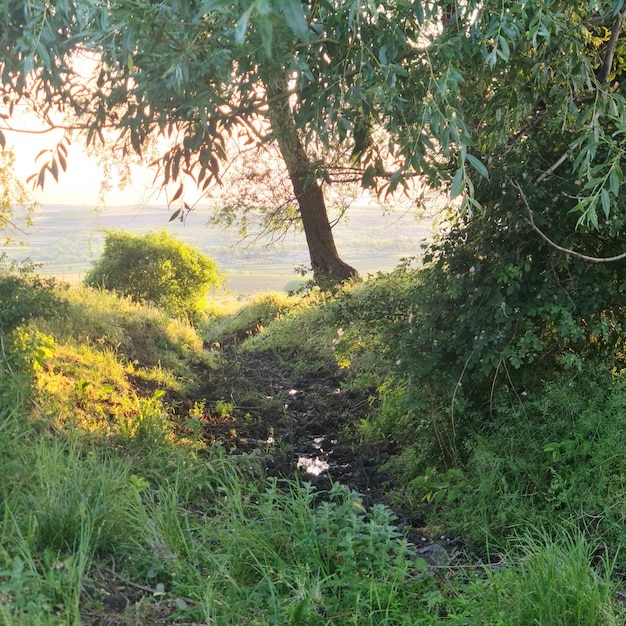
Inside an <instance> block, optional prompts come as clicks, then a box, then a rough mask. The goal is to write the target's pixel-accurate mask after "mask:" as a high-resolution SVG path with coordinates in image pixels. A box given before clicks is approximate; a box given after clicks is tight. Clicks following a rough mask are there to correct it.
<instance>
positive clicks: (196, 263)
mask: <svg viewBox="0 0 626 626" xmlns="http://www.w3.org/2000/svg"><path fill="white" fill-rule="evenodd" d="M84 282H85V284H86V285H88V286H91V287H102V288H104V289H108V290H111V291H116V292H118V293H119V294H122V295H125V296H129V297H130V298H132V299H133V300H135V301H136V302H151V303H153V304H155V305H157V306H159V307H162V308H163V309H165V310H166V311H168V312H169V313H170V314H172V315H174V316H176V317H187V318H189V319H191V320H194V319H197V318H198V317H199V315H200V314H201V313H202V311H203V310H204V308H205V306H206V295H207V292H208V290H209V289H211V288H217V287H220V286H221V285H222V277H221V275H220V273H219V271H218V269H217V265H216V264H215V262H214V261H213V260H212V259H209V258H208V257H207V256H205V255H204V254H202V253H201V252H199V251H198V250H196V249H195V248H193V247H192V246H189V245H187V244H185V243H182V242H180V241H177V240H176V239H174V238H173V237H172V236H171V235H169V234H168V233H166V232H165V231H161V232H158V233H147V234H145V235H133V234H131V233H124V232H116V231H108V232H107V234H106V238H105V243H104V252H103V254H102V256H101V257H100V259H98V260H97V261H96V262H95V264H94V267H93V268H92V269H91V271H90V272H89V273H88V274H87V276H86V277H85V281H84Z"/></svg>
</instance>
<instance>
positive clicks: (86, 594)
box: [0, 290, 619, 626]
mask: <svg viewBox="0 0 626 626" xmlns="http://www.w3.org/2000/svg"><path fill="white" fill-rule="evenodd" d="M64 297H65V298H67V299H69V301H70V305H69V309H67V310H66V311H65V312H64V313H63V315H61V316H59V317H58V318H57V319H53V320H51V321H48V322H36V323H34V324H32V325H31V326H29V327H28V328H27V329H25V330H24V331H22V332H21V334H20V338H19V344H20V347H19V349H18V350H17V352H15V356H11V354H12V352H11V350H10V346H9V345H7V346H6V351H5V353H4V354H5V358H4V359H3V366H2V368H1V370H0V376H1V377H2V380H0V389H1V390H2V392H1V393H0V414H1V416H2V420H1V421H0V424H1V426H0V471H1V472H2V475H3V477H4V480H3V481H2V487H1V488H0V489H1V491H0V493H1V495H2V499H3V502H4V521H3V524H2V534H1V536H0V598H1V600H2V601H1V602H0V623H4V624H7V625H9V624H33V625H34V624H101V623H104V622H105V620H106V623H110V624H119V625H122V624H137V623H141V624H166V623H171V621H172V620H173V619H176V620H177V623H183V624H198V623H202V624H217V625H220V626H221V625H227V624H233V625H234V624H257V625H262V624H268V625H269V624H328V625H331V624H332V625H339V626H341V625H343V624H346V625H347V624H377V625H380V624H387V625H395V624H398V625H400V624H403V625H408V624H426V625H427V624H450V625H452V624H469V623H471V624H485V625H492V624H520V625H522V624H531V623H540V624H544V625H552V624H555V625H556V624H564V625H565V624H583V623H585V624H613V623H619V622H618V617H617V616H616V609H615V608H614V598H615V595H614V594H615V588H614V585H613V583H612V582H611V581H610V579H609V577H610V574H611V566H610V562H609V561H610V558H608V557H607V559H605V560H604V561H603V554H602V553H601V552H598V551H597V549H596V545H595V544H594V543H593V542H592V541H590V540H589V538H588V537H586V536H585V535H584V534H582V533H580V532H578V531H575V530H572V529H570V530H566V529H564V528H555V529H553V530H554V532H553V533H552V534H549V533H545V534H543V533H541V532H537V533H529V532H526V531H523V530H522V531H521V532H520V534H519V539H518V545H517V546H515V547H514V548H513V547H512V548H511V551H510V554H506V555H505V556H504V557H503V558H504V560H505V561H504V562H505V564H506V567H498V568H492V567H489V566H487V567H480V566H475V565H472V566H471V567H463V568H459V569H457V568H454V567H450V568H446V567H445V566H444V567H441V568H440V569H438V570H430V569H429V568H427V567H426V565H425V563H424V562H423V561H422V560H421V559H419V558H417V559H416V558H415V555H414V553H413V552H412V550H411V549H410V548H409V546H407V544H406V541H405V540H404V539H403V538H402V537H401V536H399V533H398V532H397V530H396V529H395V527H394V526H393V518H392V516H391V514H390V512H389V510H387V509H385V508H384V507H382V506H375V507H373V508H372V509H370V510H365V509H364V507H363V505H362V503H361V500H360V498H359V496H358V495H357V494H355V493H350V492H348V491H346V490H345V489H343V488H341V487H339V486H335V487H333V488H331V489H330V491H329V492H328V493H326V494H325V495H324V497H322V498H320V497H319V496H318V495H316V494H315V493H314V492H313V491H312V490H311V489H310V488H309V487H307V486H306V485H303V484H300V483H299V482H298V481H297V480H290V481H289V480H281V481H279V482H277V481H276V480H274V479H271V478H269V477H268V476H266V472H265V467H266V464H265V461H264V458H263V454H262V452H261V451H255V452H252V453H245V454H230V453H229V449H228V446H225V445H220V444H219V443H215V444H212V443H211V442H209V441H208V440H207V438H206V437H205V436H203V435H204V434H205V433H206V432H207V425H210V424H215V423H216V422H218V421H220V420H222V421H228V420H229V419H230V417H231V416H230V415H229V411H230V410H232V404H231V402H232V399H231V398H224V402H222V403H221V404H220V403H214V404H210V405H203V404H201V403H195V404H194V403H190V402H188V401H187V399H188V398H193V397H194V395H195V394H194V389H195V390H197V386H198V384H199V382H200V381H201V380H205V379H206V378H207V377H208V378H212V379H215V378H219V376H220V372H222V371H226V369H224V368H223V364H222V362H221V358H223V355H224V354H228V355H229V357H236V358H237V359H246V358H247V357H246V355H254V354H257V355H258V354H259V353H260V352H263V351H268V350H269V351H274V352H276V353H282V354H283V355H285V356H286V357H287V358H288V359H289V362H290V363H291V366H292V367H295V368H300V369H301V370H304V369H306V368H307V367H311V368H318V369H317V370H316V371H319V365H320V363H322V362H324V363H329V362H334V361H335V359H336V357H337V351H336V350H334V348H335V347H336V346H337V340H339V339H342V334H341V333H338V330H339V329H341V330H343V328H344V326H345V327H346V328H347V325H348V323H349V322H350V320H349V319H345V318H344V319H342V314H341V307H339V308H337V307H334V308H333V306H332V303H327V304H325V302H326V301H325V300H324V298H322V297H321V296H320V297H319V298H312V299H311V298H310V299H309V300H307V301H301V300H297V299H286V298H285V297H284V296H280V297H279V296H271V297H270V296H268V297H266V298H262V299H258V300H256V301H253V302H252V303H249V304H247V305H246V306H245V307H244V308H243V309H240V310H237V311H234V312H231V313H230V314H229V315H225V316H220V315H218V314H217V313H215V312H214V317H213V321H212V322H211V324H209V325H208V326H207V327H206V328H205V329H203V331H202V337H200V336H199V335H198V334H197V332H196V331H195V330H193V329H191V328H189V327H186V326H184V325H182V324H178V323H176V322H172V321H171V320H169V319H168V318H167V317H166V316H164V315H163V314H162V313H160V312H159V311H156V310H154V309H150V308H147V307H139V306H136V305H132V304H131V303H128V302H126V301H120V300H117V299H116V298H114V297H112V296H108V295H105V294H99V293H96V292H91V291H86V290H70V291H69V292H68V293H66V294H64ZM203 340H204V341H205V342H206V344H207V345H209V346H213V347H212V349H211V350H209V351H207V350H204V349H203ZM29 346H30V347H29ZM42 346H44V347H45V349H42ZM218 346H219V347H218ZM224 346H235V348H233V349H234V352H228V353H226V352H223V348H224ZM24 354H26V355H27V356H28V357H29V358H28V359H27V360H26V361H25V362H22V361H21V359H20V356H19V355H24ZM342 354H343V356H342V358H343V359H347V356H346V354H347V353H342ZM33 359H34V360H33ZM29 363H31V364H32V363H35V366H34V369H32V366H29ZM351 363H352V368H353V370H354V371H355V376H354V377H353V378H352V382H351V384H352V385H354V386H359V385H361V386H365V387H367V388H370V386H371V382H372V379H375V378H377V377H379V376H381V375H382V374H383V372H382V370H380V369H376V367H377V368H380V367H381V363H380V360H378V359H377V358H376V355H375V354H374V355H369V354H368V352H367V350H366V349H363V347H362V346H361V347H360V348H359V350H358V351H356V352H354V353H353V355H352V360H351ZM344 365H347V361H345V362H344ZM357 370H358V371H357ZM229 371H231V370H229ZM29 372H30V374H29ZM31 378H32V380H33V381H34V385H33V384H32V383H31ZM226 400H228V402H226ZM592 562H593V563H596V564H599V563H602V564H603V565H604V568H603V569H602V568H599V567H592ZM557 565H558V570H557ZM459 572H461V573H462V576H460V577H459V575H458V574H459Z"/></svg>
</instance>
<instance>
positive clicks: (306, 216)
mask: <svg viewBox="0 0 626 626" xmlns="http://www.w3.org/2000/svg"><path fill="white" fill-rule="evenodd" d="M286 84H287V81H286V79H285V77H284V76H282V77H275V78H272V79H270V80H269V81H268V84H267V88H266V94H267V100H268V118H269V121H270V124H271V127H272V130H273V132H274V134H275V136H276V140H277V142H278V147H279V149H280V152H281V155H282V157H283V159H284V161H285V165H286V166H287V172H288V173H289V178H290V180H291V184H292V185H293V190H294V193H295V196H296V199H297V202H298V207H299V209H300V217H301V219H302V226H303V228H304V234H305V236H306V242H307V246H308V248H309V256H310V258H311V266H312V268H313V276H314V278H315V280H316V281H318V282H333V283H339V282H341V281H343V280H346V279H348V278H353V277H355V276H358V275H359V273H358V272H357V270H355V269H354V268H353V267H351V266H350V265H348V264H347V263H344V261H342V260H341V258H340V257H339V253H338V252H337V247H336V246H335V239H334V237H333V231H332V228H331V226H330V222H329V220H328V211H327V210H326V201H325V200H324V194H323V192H322V188H321V187H320V185H319V183H318V182H317V180H315V179H314V178H313V176H312V171H313V168H312V166H311V161H310V160H309V157H308V155H307V153H306V151H305V149H304V146H303V145H302V141H301V140H300V137H299V135H298V130H297V128H296V123H295V120H294V118H293V113H292V112H291V109H290V107H289V101H288V92H287V89H286Z"/></svg>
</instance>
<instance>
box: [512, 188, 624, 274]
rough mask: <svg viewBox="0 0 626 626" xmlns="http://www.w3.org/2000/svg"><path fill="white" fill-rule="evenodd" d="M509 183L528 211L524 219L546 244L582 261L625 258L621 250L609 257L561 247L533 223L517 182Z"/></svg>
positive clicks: (531, 215) (524, 195) (605, 260)
mask: <svg viewBox="0 0 626 626" xmlns="http://www.w3.org/2000/svg"><path fill="white" fill-rule="evenodd" d="M511 184H512V185H513V187H515V189H517V191H518V193H519V195H520V198H521V199H522V202H523V203H524V206H525V207H526V210H527V211H528V219H527V220H526V221H527V222H528V223H529V224H530V226H531V228H532V229H533V230H534V231H535V232H536V233H537V234H538V235H539V236H540V237H541V238H542V239H543V240H544V241H545V242H547V243H548V244H550V245H551V246H552V247H553V248H556V249H557V250H559V251H560V252H563V253H565V254H569V255H570V256H573V257H575V258H577V259H582V260H583V261H589V262H590V263H612V262H613V261H621V260H622V259H626V252H622V254H618V255H616V256H611V257H595V256H587V255H586V254H581V253H580V252H576V251H575V250H569V249H568V248H563V247H562V246H559V245H558V244H557V243H554V241H552V239H550V238H549V237H548V236H547V235H546V234H544V232H543V231H542V230H540V229H539V227H538V226H536V225H535V220H534V219H533V212H532V210H531V208H530V205H529V204H528V200H527V199H526V194H525V193H524V191H523V190H522V188H521V187H520V185H519V183H517V182H515V181H511Z"/></svg>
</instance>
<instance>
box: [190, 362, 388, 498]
mask: <svg viewBox="0 0 626 626" xmlns="http://www.w3.org/2000/svg"><path fill="white" fill-rule="evenodd" d="M224 362H225V365H224V368H223V369H220V371H219V372H217V373H215V374H213V375H212V376H211V377H210V379H209V380H208V381H207V383H206V384H205V385H203V386H202V387H201V389H200V390H199V392H198V396H199V399H203V400H206V401H208V403H209V404H211V402H217V401H219V400H226V401H232V403H233V404H234V405H235V407H237V408H236V410H235V412H234V414H235V415H234V418H235V419H234V420H233V421H229V422H226V423H224V424H222V425H219V424H215V425H214V426H212V427H211V431H210V436H212V437H215V438H217V439H225V440H226V441H230V442H231V443H233V444H234V445H235V446H236V448H237V449H238V450H241V451H250V450H252V449H254V448H258V447H262V448H263V449H265V450H267V451H268V452H269V455H268V471H269V473H270V474H274V475H282V476H293V475H294V474H295V473H296V472H297V471H300V472H301V473H302V474H303V477H304V479H305V480H307V481H309V482H311V483H313V484H314V485H315V486H317V487H319V488H321V489H324V488H326V487H328V486H329V485H330V483H331V481H333V482H341V483H342V484H344V485H346V486H347V487H349V488H351V489H354V490H355V491H358V492H359V493H360V494H362V496H363V498H364V500H365V503H366V504H373V503H375V502H383V503H386V504H387V503H388V500H387V497H386V489H385V486H386V485H387V484H388V482H389V480H390V477H389V475H388V474H387V473H386V472H385V471H383V470H381V466H382V465H383V464H384V462H385V461H386V460H387V459H388V458H389V456H390V454H391V453H392V449H391V447H390V446H388V445H377V446H374V445H364V444H361V443H359V442H358V441H357V438H356V436H355V426H356V425H358V423H359V421H360V420H361V419H364V418H365V417H367V415H368V413H369V411H370V396H369V395H368V394H365V393H357V392H354V391H352V390H347V389H345V388H344V383H345V376H344V375H343V373H342V372H341V370H340V369H339V368H337V367H336V366H333V365H332V364H327V365H323V366H316V367H311V368H307V371H306V373H304V374H301V375H297V374H294V373H293V372H292V371H291V369H290V367H288V366H287V365H286V364H285V361H284V359H282V358H281V356H280V355H278V354H276V353H273V352H254V353H250V352H246V353H244V354H243V355H242V354H241V353H239V354H236V353H234V352H233V351H231V350H228V352H226V353H225V358H224ZM233 431H236V436H233ZM298 468H299V469H298Z"/></svg>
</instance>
